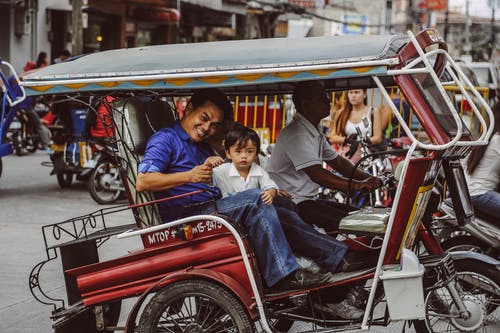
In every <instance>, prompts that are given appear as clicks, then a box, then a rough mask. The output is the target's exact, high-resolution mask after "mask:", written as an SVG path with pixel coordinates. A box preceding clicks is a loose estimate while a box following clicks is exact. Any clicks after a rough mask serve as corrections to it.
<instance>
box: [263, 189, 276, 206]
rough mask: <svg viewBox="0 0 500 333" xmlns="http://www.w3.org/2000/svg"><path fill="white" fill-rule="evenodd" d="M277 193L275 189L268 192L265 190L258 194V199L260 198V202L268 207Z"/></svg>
mask: <svg viewBox="0 0 500 333" xmlns="http://www.w3.org/2000/svg"><path fill="white" fill-rule="evenodd" d="M277 192H278V191H276V189H275V188H271V189H269V190H266V191H262V192H261V193H260V197H261V198H262V201H263V202H264V203H265V204H266V205H268V206H269V205H270V204H272V203H273V199H274V197H275V196H276V193H277Z"/></svg>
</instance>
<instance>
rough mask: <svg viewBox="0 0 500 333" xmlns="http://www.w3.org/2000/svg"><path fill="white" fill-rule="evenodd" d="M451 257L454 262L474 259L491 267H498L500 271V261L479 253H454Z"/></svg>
mask: <svg viewBox="0 0 500 333" xmlns="http://www.w3.org/2000/svg"><path fill="white" fill-rule="evenodd" d="M450 254H451V257H452V258H453V260H455V261H457V260H466V259H472V260H477V261H481V262H483V263H485V264H488V265H491V266H496V267H497V269H500V261H498V260H496V259H495V258H492V257H490V256H488V255H486V254H483V253H479V252H471V251H453V252H450Z"/></svg>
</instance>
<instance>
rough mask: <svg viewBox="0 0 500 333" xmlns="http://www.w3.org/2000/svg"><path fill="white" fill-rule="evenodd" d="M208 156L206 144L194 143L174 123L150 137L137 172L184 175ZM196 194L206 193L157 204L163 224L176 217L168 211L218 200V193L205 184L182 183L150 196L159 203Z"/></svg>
mask: <svg viewBox="0 0 500 333" xmlns="http://www.w3.org/2000/svg"><path fill="white" fill-rule="evenodd" d="M212 155H214V154H213V151H212V149H211V148H210V147H209V146H208V145H207V144H205V143H195V142H194V141H193V140H192V139H191V138H190V137H189V135H188V134H187V133H186V132H185V131H184V129H183V128H182V127H181V124H180V122H176V123H175V124H174V125H172V126H170V127H167V128H164V129H162V130H160V131H158V132H156V133H155V134H153V135H152V136H151V138H150V139H149V141H148V144H147V146H146V153H145V154H144V158H143V160H142V162H141V163H140V164H139V167H138V172H139V173H146V172H161V173H166V174H172V173H177V172H185V171H189V170H191V169H193V168H194V167H195V166H197V165H201V164H203V163H204V162H205V160H206V159H207V158H208V157H209V156H212ZM196 190H204V191H207V192H203V193H200V194H196V195H192V196H188V197H183V198H179V199H174V200H169V201H164V202H161V203H159V204H158V207H159V209H160V214H161V216H162V219H163V221H167V220H171V219H173V218H177V217H179V215H178V214H177V213H178V211H176V209H173V208H172V207H175V206H183V205H187V204H193V203H200V202H205V201H210V200H212V199H219V198H220V197H221V192H220V190H219V189H218V188H217V187H213V186H210V185H209V184H206V183H186V184H184V185H181V186H177V187H174V188H171V189H168V190H165V191H159V192H154V195H155V198H156V199H161V198H165V197H171V196H175V195H179V194H184V193H187V192H192V191H196Z"/></svg>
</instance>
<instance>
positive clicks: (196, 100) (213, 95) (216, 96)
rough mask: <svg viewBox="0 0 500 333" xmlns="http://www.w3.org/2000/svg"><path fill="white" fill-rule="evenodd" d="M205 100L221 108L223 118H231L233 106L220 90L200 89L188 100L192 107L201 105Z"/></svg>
mask: <svg viewBox="0 0 500 333" xmlns="http://www.w3.org/2000/svg"><path fill="white" fill-rule="evenodd" d="M206 102H211V103H213V104H214V105H215V106H217V107H218V108H219V109H221V110H222V112H223V116H224V119H232V118H233V106H232V105H231V102H230V101H229V99H228V98H227V96H226V94H224V93H223V92H222V91H221V90H219V89H216V88H209V89H200V90H197V91H195V92H194V94H193V96H191V99H190V100H189V103H191V106H192V108H193V110H194V109H196V108H198V107H200V106H203V105H204V104H205V103H206Z"/></svg>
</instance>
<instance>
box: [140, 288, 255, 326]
mask: <svg viewBox="0 0 500 333" xmlns="http://www.w3.org/2000/svg"><path fill="white" fill-rule="evenodd" d="M139 332H141V333H152V332H175V333H181V332H185V333H201V332H213V333H216V332H240V333H246V332H248V333H250V332H252V324H251V322H250V320H249V318H248V315H247V312H246V310H245V308H244V307H243V306H242V305H241V303H240V302H239V301H238V300H237V299H236V297H235V296H234V295H233V294H231V293H230V292H229V291H227V290H226V289H224V288H223V287H221V286H219V285H218V284H216V283H214V282H210V281H204V280H186V281H180V282H176V283H173V284H171V285H169V286H168V287H166V288H164V289H163V290H161V291H159V292H158V293H157V294H156V295H155V296H154V297H153V298H152V299H151V301H150V302H149V303H148V304H147V305H146V307H145V308H144V311H143V313H142V315H141V319H140V321H139Z"/></svg>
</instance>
